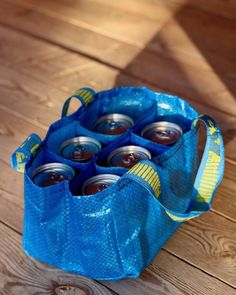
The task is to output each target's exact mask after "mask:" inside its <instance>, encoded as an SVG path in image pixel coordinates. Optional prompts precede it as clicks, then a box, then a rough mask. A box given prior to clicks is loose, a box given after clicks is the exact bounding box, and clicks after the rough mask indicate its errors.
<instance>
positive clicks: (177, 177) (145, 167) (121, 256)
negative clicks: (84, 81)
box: [12, 87, 224, 280]
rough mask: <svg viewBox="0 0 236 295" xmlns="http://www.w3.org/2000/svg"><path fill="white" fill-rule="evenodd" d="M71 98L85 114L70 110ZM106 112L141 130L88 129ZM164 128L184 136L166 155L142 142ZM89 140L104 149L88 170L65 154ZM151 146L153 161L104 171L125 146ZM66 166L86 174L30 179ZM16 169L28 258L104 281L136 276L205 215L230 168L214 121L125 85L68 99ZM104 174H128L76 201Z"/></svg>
mask: <svg viewBox="0 0 236 295" xmlns="http://www.w3.org/2000/svg"><path fill="white" fill-rule="evenodd" d="M72 98H77V99H79V100H80V101H81V104H82V105H81V107H80V108H79V109H78V110H77V111H76V112H74V113H73V114H71V115H68V116H67V111H68V108H69V104H70V101H71V99H72ZM107 113H123V114H126V115H128V116H131V117H132V118H133V119H134V121H135V125H134V127H133V128H131V129H130V130H129V131H127V132H126V133H125V134H122V135H115V136H114V135H103V134H98V133H94V132H93V131H91V129H92V126H93V125H94V122H95V120H96V119H97V118H98V117H100V116H102V115H104V114H107ZM157 120H158V121H159V120H166V121H173V122H177V124H179V125H180V126H181V127H182V128H183V130H184V134H183V136H182V137H181V138H180V139H179V140H178V142H177V143H176V144H175V145H174V146H172V147H167V146H164V145H159V144H157V143H154V142H151V141H149V140H147V139H145V138H143V137H141V136H140V135H139V134H140V131H141V130H142V128H143V127H144V126H146V125H147V124H149V123H152V122H155V121H157ZM200 122H203V123H204V124H205V126H206V134H207V137H206V144H205V149H204V152H203V156H202V159H201V162H200V165H199V167H198V157H197V155H198V124H199V123H200ZM80 135H87V136H91V137H94V138H96V139H98V140H99V141H100V142H102V143H103V145H104V148H103V149H102V151H101V152H100V153H99V154H98V155H97V156H96V157H94V158H93V159H92V160H91V161H89V162H87V163H82V164H81V163H77V162H73V161H70V160H68V159H64V158H62V157H61V156H59V155H58V149H59V147H60V145H61V143H62V142H63V141H65V140H66V139H69V138H72V137H76V136H80ZM126 144H134V145H139V146H142V147H146V148H147V149H148V150H149V151H150V152H151V153H152V161H141V162H139V163H138V164H136V165H135V166H133V167H132V168H131V169H129V170H128V169H126V168H118V167H103V166H102V165H101V163H102V159H104V158H106V156H107V155H108V154H109V152H110V151H111V150H113V149H115V148H117V147H119V146H123V145H126ZM50 162H61V163H65V164H68V165H70V166H72V167H73V168H74V169H75V171H80V174H79V176H76V178H75V179H74V181H73V183H72V184H71V183H69V182H68V181H63V182H61V183H58V184H56V185H52V186H48V187H39V186H37V185H35V184H34V183H33V181H32V180H31V175H32V171H33V170H34V169H35V168H36V167H38V166H40V165H42V164H44V163H50ZM12 166H13V167H14V168H15V169H17V170H19V171H22V172H23V171H24V179H25V211H24V213H25V214H24V234H23V248H24V250H25V252H26V253H28V254H29V255H30V256H33V257H35V258H37V259H39V260H41V261H43V262H46V263H48V264H50V265H53V266H56V267H58V268H61V269H63V270H65V271H69V272H73V273H76V274H80V275H84V276H88V277H91V278H93V279H99V280H118V279H121V278H124V277H137V276H139V275H140V273H141V272H142V271H143V269H144V268H145V267H147V266H148V265H149V264H150V262H151V261H152V259H153V258H154V257H155V255H156V254H157V252H158V251H159V250H160V249H161V247H162V246H163V245H164V244H165V243H166V241H167V240H168V239H169V238H170V237H171V236H172V235H173V233H174V232H175V231H176V230H177V228H178V227H179V226H180V225H181V223H182V222H184V221H186V220H189V219H191V218H194V217H197V216H199V215H200V214H202V213H204V212H206V211H208V210H209V209H210V206H211V202H212V199H213V196H214V193H215V190H216V188H217V186H218V185H219V183H220V181H221V179H222V176H223V169H224V147H223V140H222V137H221V133H220V131H219V128H218V126H217V124H216V122H215V121H214V120H213V119H212V118H211V117H209V116H207V115H200V116H199V114H198V113H197V112H196V111H195V110H194V109H193V108H192V107H191V106H190V105H189V104H187V103H186V102H185V101H184V100H182V99H180V98H178V97H177V96H172V95H168V94H164V93H155V92H153V91H151V90H148V89H147V88H144V87H121V88H115V89H111V90H108V91H103V92H99V93H95V92H94V91H93V90H91V89H89V88H83V89H80V90H79V91H78V92H76V93H75V94H74V95H73V96H71V97H70V98H68V99H67V100H66V102H65V104H64V106H63V109H62V118H61V119H60V120H59V121H57V122H55V123H53V124H52V125H51V126H50V128H49V130H48V132H47V135H46V138H45V139H44V140H43V141H42V142H41V140H40V139H39V137H38V136H37V135H35V134H33V135H31V136H29V138H28V139H27V140H26V141H25V142H24V143H23V144H22V145H21V146H20V148H18V149H17V150H16V152H15V153H14V154H13V155H12ZM97 173H112V174H118V175H120V176H121V178H120V179H119V181H118V182H117V183H115V184H113V185H111V186H110V187H108V188H107V189H105V190H103V191H101V192H98V193H96V194H93V195H88V196H75V192H76V187H78V186H80V185H81V184H82V183H83V182H84V181H85V180H86V179H88V178H89V177H91V176H92V175H94V174H97Z"/></svg>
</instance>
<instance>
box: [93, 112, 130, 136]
mask: <svg viewBox="0 0 236 295" xmlns="http://www.w3.org/2000/svg"><path fill="white" fill-rule="evenodd" d="M133 125H134V121H133V119H132V118H131V117H129V116H126V115H123V114H108V115H105V116H102V117H100V118H99V119H98V120H97V121H96V122H95V125H94V131H95V132H97V133H102V134H107V135H118V134H122V133H124V132H126V131H127V130H128V129H130V128H131V127H133Z"/></svg>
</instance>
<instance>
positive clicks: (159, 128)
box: [141, 121, 183, 145]
mask: <svg viewBox="0 0 236 295" xmlns="http://www.w3.org/2000/svg"><path fill="white" fill-rule="evenodd" d="M182 134H183V130H182V128H181V127H180V126H179V125H177V124H175V123H172V122H166V121H160V122H155V123H152V124H149V125H147V126H146V127H144V129H143V130H142V132H141V136H142V137H144V138H146V139H149V140H151V141H154V142H156V143H159V144H164V145H173V144H174V143H176V141H177V140H178V139H179V138H180V137H181V136H182Z"/></svg>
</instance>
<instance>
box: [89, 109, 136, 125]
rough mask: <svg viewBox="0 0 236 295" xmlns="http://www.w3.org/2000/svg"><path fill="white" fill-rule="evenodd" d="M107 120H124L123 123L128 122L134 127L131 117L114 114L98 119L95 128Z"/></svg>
mask: <svg viewBox="0 0 236 295" xmlns="http://www.w3.org/2000/svg"><path fill="white" fill-rule="evenodd" d="M105 119H122V121H128V122H129V123H130V125H131V127H132V126H134V120H133V119H132V118H131V117H130V116H127V115H124V114H120V113H113V114H106V115H104V116H102V117H100V118H98V119H97V120H96V122H95V124H94V128H96V126H97V125H98V124H99V123H101V122H102V121H104V120H105Z"/></svg>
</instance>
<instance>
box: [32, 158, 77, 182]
mask: <svg viewBox="0 0 236 295" xmlns="http://www.w3.org/2000/svg"><path fill="white" fill-rule="evenodd" d="M74 176H75V171H74V169H73V168H72V167H70V166H68V165H65V164H62V163H48V164H44V165H41V166H39V167H38V168H36V169H35V170H34V171H33V173H32V180H33V182H34V183H35V184H36V185H38V186H41V187H45V186H50V185H53V184H57V183H59V182H62V181H63V180H68V181H71V180H72V179H73V178H74Z"/></svg>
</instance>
